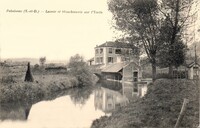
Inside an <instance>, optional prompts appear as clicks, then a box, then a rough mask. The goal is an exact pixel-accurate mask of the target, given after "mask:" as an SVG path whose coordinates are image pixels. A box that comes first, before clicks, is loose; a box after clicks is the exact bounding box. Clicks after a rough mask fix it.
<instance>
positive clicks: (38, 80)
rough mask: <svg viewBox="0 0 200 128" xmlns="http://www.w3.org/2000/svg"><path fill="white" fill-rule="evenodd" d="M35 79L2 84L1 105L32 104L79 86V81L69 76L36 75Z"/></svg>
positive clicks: (0, 88)
mask: <svg viewBox="0 0 200 128" xmlns="http://www.w3.org/2000/svg"><path fill="white" fill-rule="evenodd" d="M34 79H35V81H34V82H24V81H23V80H17V81H14V82H6V83H3V82H2V83H1V85H0V103H8V102H19V101H20V102H32V101H35V100H38V99H42V98H43V97H45V95H49V94H52V93H54V92H57V91H61V90H67V89H69V88H73V87H76V86H78V84H77V83H78V82H77V80H76V79H75V78H74V77H71V76H69V75H61V74H59V75H36V76H34Z"/></svg>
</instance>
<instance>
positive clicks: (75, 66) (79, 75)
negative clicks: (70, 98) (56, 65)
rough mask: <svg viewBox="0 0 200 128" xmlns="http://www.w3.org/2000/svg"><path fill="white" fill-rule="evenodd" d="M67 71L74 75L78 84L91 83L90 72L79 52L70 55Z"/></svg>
mask: <svg viewBox="0 0 200 128" xmlns="http://www.w3.org/2000/svg"><path fill="white" fill-rule="evenodd" d="M68 68H69V73H70V74H71V75H72V76H75V77H76V79H77V80H78V85H79V86H85V85H91V84H92V73H91V71H90V69H89V67H88V65H87V63H86V62H85V61H84V58H83V57H82V56H80V55H79V54H76V55H74V56H72V57H71V58H70V60H69V63H68Z"/></svg>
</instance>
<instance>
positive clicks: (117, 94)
mask: <svg viewBox="0 0 200 128" xmlns="http://www.w3.org/2000/svg"><path fill="white" fill-rule="evenodd" d="M97 86H98V88H97V89H96V90H95V93H94V95H95V99H94V105H95V108H96V109H100V110H102V111H103V112H105V113H111V112H112V111H113V110H115V109H116V108H117V107H119V106H120V107H122V106H125V105H127V103H128V102H129V101H130V100H137V99H138V98H141V97H143V96H144V95H145V94H146V91H147V84H146V83H145V82H143V83H126V82H123V83H120V82H111V81H101V82H99V83H97Z"/></svg>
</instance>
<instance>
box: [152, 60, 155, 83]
mask: <svg viewBox="0 0 200 128" xmlns="http://www.w3.org/2000/svg"><path fill="white" fill-rule="evenodd" d="M151 66H152V80H153V82H154V81H155V80H156V63H155V62H152V63H151Z"/></svg>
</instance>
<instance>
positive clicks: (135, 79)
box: [133, 72, 138, 82]
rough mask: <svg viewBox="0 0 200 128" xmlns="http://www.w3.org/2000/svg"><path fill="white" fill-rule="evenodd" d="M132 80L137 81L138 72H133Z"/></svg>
mask: <svg viewBox="0 0 200 128" xmlns="http://www.w3.org/2000/svg"><path fill="white" fill-rule="evenodd" d="M133 81H134V82H137V81H138V72H133Z"/></svg>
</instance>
